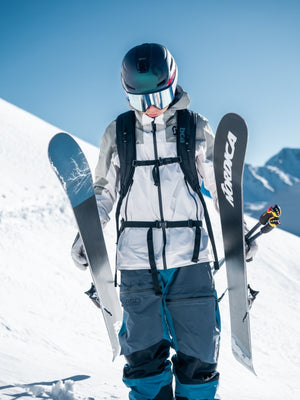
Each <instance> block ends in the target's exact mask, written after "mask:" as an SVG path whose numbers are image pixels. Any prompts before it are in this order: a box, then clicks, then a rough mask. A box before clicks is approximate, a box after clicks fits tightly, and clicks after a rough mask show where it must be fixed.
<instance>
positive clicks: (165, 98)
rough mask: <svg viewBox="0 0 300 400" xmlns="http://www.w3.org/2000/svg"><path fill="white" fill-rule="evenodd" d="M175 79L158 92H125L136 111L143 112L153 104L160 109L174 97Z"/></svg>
mask: <svg viewBox="0 0 300 400" xmlns="http://www.w3.org/2000/svg"><path fill="white" fill-rule="evenodd" d="M176 83H177V82H176V81H175V80H174V82H173V84H172V85H170V86H169V87H168V88H166V89H164V90H161V91H160V92H154V93H147V94H133V93H126V95H127V98H128V101H129V103H130V105H131V106H132V107H133V108H134V109H135V110H138V111H142V112H145V111H146V110H147V109H148V108H149V107H150V106H155V107H157V108H159V109H160V110H161V109H163V108H165V107H167V106H168V105H169V104H171V103H172V101H173V100H174V97H175V91H176Z"/></svg>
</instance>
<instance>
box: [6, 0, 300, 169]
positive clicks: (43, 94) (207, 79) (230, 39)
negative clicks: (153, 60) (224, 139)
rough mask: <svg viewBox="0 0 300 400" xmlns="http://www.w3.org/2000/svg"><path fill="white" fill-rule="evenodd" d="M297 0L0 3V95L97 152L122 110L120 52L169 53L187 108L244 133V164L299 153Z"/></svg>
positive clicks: (45, 0) (20, 0) (43, 0)
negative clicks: (138, 48) (233, 123)
mask: <svg viewBox="0 0 300 400" xmlns="http://www.w3.org/2000/svg"><path fill="white" fill-rule="evenodd" d="M299 21H300V2H299V1H298V0H284V1H281V0H279V1H276V0H273V1H268V0H267V1H264V0H261V1H256V0H252V1H242V0H240V1H234V0H229V1H225V0H224V1H221V0H206V1H202V0H185V1H184V0H173V1H169V0H165V1H163V0H160V1H158V0H151V1H143V0H139V1H136V0H132V1H131V0H126V1H125V0H123V1H113V0H111V1H108V0H105V1H102V0H0V97H1V98H3V99H5V100H7V101H9V102H11V103H13V104H15V105H17V106H19V107H21V108H24V109H25V110H27V111H29V112H31V113H33V114H35V115H37V116H39V117H41V118H43V119H45V120H46V121H48V122H50V123H52V124H54V125H56V126H58V127H60V128H61V129H62V130H66V131H69V132H71V133H72V134H74V135H77V136H79V137H81V138H83V139H85V140H87V141H89V142H91V143H93V144H96V145H98V144H99V141H100V137H101V135H102V133H103V131H104V129H105V127H106V126H107V125H108V124H109V122H110V121H111V120H113V119H114V118H115V117H116V116H117V115H118V114H119V113H121V112H123V111H126V110H127V105H126V101H125V96H124V93H123V90H122V86H121V83H120V65H121V62H122V59H123V56H124V55H125V53H126V52H127V51H128V50H129V49H130V48H131V47H133V46H135V45H137V44H140V43H143V42H157V43H162V44H164V45H165V46H166V47H168V48H169V50H170V51H171V53H172V54H173V56H174V57H175V59H176V62H177V65H178V69H179V84H181V85H182V86H183V87H184V88H185V90H187V91H188V93H189V95H190V97H191V100H192V101H191V109H193V110H194V111H197V112H199V113H201V114H203V115H205V116H206V117H207V118H208V120H209V122H210V124H211V126H212V128H213V130H214V131H215V130H216V127H217V125H218V122H219V120H220V119H221V117H222V116H223V115H224V114H225V113H227V112H236V113H239V114H241V115H242V116H243V117H244V118H245V119H246V121H247V123H248V127H249V134H250V137H249V146H248V152H247V157H246V160H247V162H250V163H252V164H254V165H262V164H263V163H264V162H265V161H267V159H268V158H269V157H271V156H272V155H274V154H275V153H277V152H278V151H279V150H280V149H281V148H282V147H298V148H299V147H300V139H299V137H300V129H299V123H298V118H299V114H300V78H299V73H300V23H299Z"/></svg>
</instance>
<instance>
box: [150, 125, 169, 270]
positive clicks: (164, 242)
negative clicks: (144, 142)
mask: <svg viewBox="0 0 300 400" xmlns="http://www.w3.org/2000/svg"><path fill="white" fill-rule="evenodd" d="M152 133H153V147H154V158H155V160H158V151H157V140H156V124H155V122H154V121H152ZM154 169H156V171H155V170H154V171H155V173H156V178H157V182H155V185H156V186H157V191H158V203H159V212H160V219H161V221H162V222H164V213H163V203H162V194H161V186H160V171H159V167H158V166H154ZM162 234H163V249H162V258H163V266H164V269H167V261H166V243H167V235H166V228H165V226H164V225H163V226H162Z"/></svg>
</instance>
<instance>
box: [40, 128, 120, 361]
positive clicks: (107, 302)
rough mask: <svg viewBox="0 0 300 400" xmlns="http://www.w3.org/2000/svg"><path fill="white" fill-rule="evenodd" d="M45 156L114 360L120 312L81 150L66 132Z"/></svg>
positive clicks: (89, 175)
mask: <svg viewBox="0 0 300 400" xmlns="http://www.w3.org/2000/svg"><path fill="white" fill-rule="evenodd" d="M48 157H49V160H50V163H51V166H52V168H53V170H54V172H55V173H56V175H57V177H58V179H59V180H60V182H61V184H62V186H63V188H64V190H65V192H66V194H67V196H68V198H69V200H70V202H71V205H72V209H73V212H74V216H75V219H76V222H77V225H78V229H79V232H80V235H81V238H82V241H83V244H84V247H85V250H86V254H87V258H88V263H89V268H90V272H91V275H92V278H93V281H94V285H95V287H96V290H97V293H98V296H99V300H100V304H101V307H100V308H101V310H102V314H103V318H104V321H105V325H106V328H107V332H108V335H109V339H110V343H111V346H112V350H113V358H115V357H116V356H117V355H118V354H119V340H118V332H119V330H120V328H121V323H122V310H121V306H120V302H119V299H118V295H117V291H116V289H115V287H114V279H113V275H112V272H111V268H110V264H109V260H108V255H107V250H106V246H105V241H104V237H103V232H102V226H101V222H100V218H99V214H98V209H97V203H96V198H95V193H94V188H93V180H92V175H91V171H90V168H89V165H88V162H87V160H86V158H85V156H84V154H83V152H82V150H81V148H80V147H79V146H78V144H77V143H76V141H75V140H74V139H73V138H72V137H71V136H70V135H68V134H66V133H59V134H57V135H55V136H54V137H53V138H52V139H51V141H50V143H49V148H48Z"/></svg>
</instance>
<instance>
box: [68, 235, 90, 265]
mask: <svg viewBox="0 0 300 400" xmlns="http://www.w3.org/2000/svg"><path fill="white" fill-rule="evenodd" d="M71 256H72V258H73V261H74V264H75V265H76V267H78V268H79V269H81V270H82V271H85V270H86V269H87V267H88V265H89V264H88V261H87V258H86V254H85V250H84V246H83V243H82V239H81V237H80V235H79V233H77V235H76V238H75V240H74V243H73V245H72V249H71Z"/></svg>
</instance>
